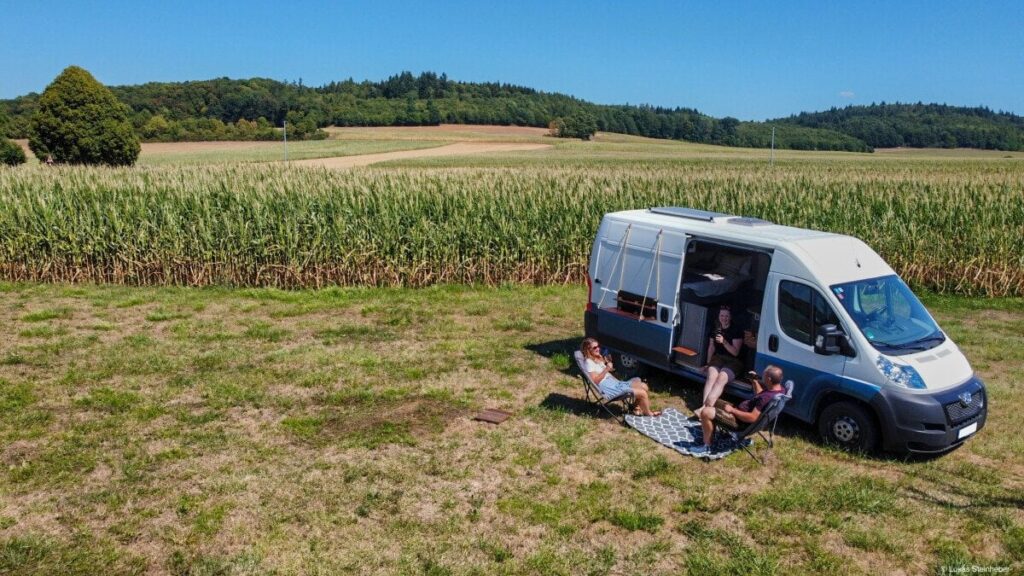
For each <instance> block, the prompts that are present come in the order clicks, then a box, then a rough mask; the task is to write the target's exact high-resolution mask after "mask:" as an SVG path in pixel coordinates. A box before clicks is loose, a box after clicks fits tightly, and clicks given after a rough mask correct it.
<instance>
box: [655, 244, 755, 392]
mask: <svg viewBox="0 0 1024 576" xmlns="http://www.w3.org/2000/svg"><path fill="white" fill-rule="evenodd" d="M770 266H771V253H770V252H766V251H760V250H752V249H749V248H744V247H739V246H734V245H728V244H724V243H719V242H715V241H711V240H705V239H698V238H693V239H691V240H690V241H689V243H688V244H687V247H686V258H685V260H684V266H683V275H682V278H681V280H680V281H681V285H680V290H679V310H680V312H681V315H682V320H681V322H680V323H679V325H678V326H676V328H675V333H674V334H673V342H674V343H675V345H674V347H673V348H672V352H673V354H672V361H673V362H676V363H678V364H681V365H684V366H690V367H692V368H699V367H701V366H704V365H705V364H706V363H707V361H708V357H707V349H708V342H709V340H710V338H711V335H712V334H713V333H714V331H715V327H716V322H717V320H718V310H719V309H720V308H721V307H722V306H729V308H730V310H731V311H732V322H733V324H736V325H738V326H739V327H740V328H742V329H743V330H745V331H749V332H750V335H752V336H753V341H755V342H756V337H757V331H758V328H759V323H760V320H761V306H762V304H763V302H764V291H765V285H766V283H767V281H768V269H769V267H770ZM755 354H756V350H753V349H750V348H749V347H747V346H744V350H743V352H742V353H741V359H742V360H743V363H744V365H745V369H746V370H753V369H754V359H755ZM746 370H745V371H746ZM745 371H744V372H745ZM737 376H738V377H739V376H740V375H739V374H738V375H737Z"/></svg>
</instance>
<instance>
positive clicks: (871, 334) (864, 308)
mask: <svg viewBox="0 0 1024 576" xmlns="http://www.w3.org/2000/svg"><path fill="white" fill-rule="evenodd" d="M832 293H833V294H835V295H836V298H838V299H839V301H840V302H842V304H843V307H844V308H846V312H847V313H849V315H850V318H852V319H853V321H854V323H856V324H857V328H859V329H860V331H861V332H862V333H863V334H864V337H865V338H867V339H868V342H870V343H871V345H872V346H874V347H875V348H876V349H878V350H879V351H880V352H884V353H886V354H893V355H897V356H898V355H901V354H912V353H914V352H920V351H922V350H929V349H931V348H934V347H936V346H938V345H939V344H942V343H943V342H945V341H946V336H945V334H943V333H942V330H939V327H938V326H937V325H936V324H935V321H934V320H932V317H931V315H930V314H928V311H927V310H925V307H924V305H923V304H921V301H920V300H918V299H917V296H914V293H913V292H911V291H910V288H908V287H907V285H906V284H904V283H903V280H901V279H900V277H899V276H896V275H892V276H882V277H881V278H872V279H870V280H858V281H857V282H847V283H846V284H836V285H834V286H832Z"/></svg>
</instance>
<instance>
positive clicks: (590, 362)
mask: <svg viewBox="0 0 1024 576" xmlns="http://www.w3.org/2000/svg"><path fill="white" fill-rule="evenodd" d="M584 361H585V363H586V365H587V373H588V374H594V373H595V372H596V373H597V374H600V373H601V372H604V369H605V366H604V362H603V361H601V362H598V361H597V360H594V359H592V358H584ZM610 375H611V372H609V373H608V374H605V376H604V377H605V378H607V377H608V376H610ZM601 380H602V381H604V378H602V379H601ZM600 383H601V382H595V384H600Z"/></svg>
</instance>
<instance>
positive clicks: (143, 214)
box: [0, 141, 1024, 296]
mask: <svg viewBox="0 0 1024 576" xmlns="http://www.w3.org/2000/svg"><path fill="white" fill-rule="evenodd" d="M711 148H714V147H710V146H704V147H695V148H694V149H691V148H687V147H685V146H683V145H680V144H677V143H657V144H651V143H637V142H632V141H626V142H607V143H600V142H598V143H577V144H564V145H560V146H559V147H558V148H556V149H554V150H545V151H537V152H529V153H519V154H516V155H509V154H494V155H479V156H474V157H472V158H466V159H450V158H449V159H437V160H433V159H429V160H428V159H423V160H415V161H406V162H405V163H404V164H402V165H386V166H384V167H371V168H367V169H359V170H350V171H344V172H342V171H330V170H326V169H319V170H318V169H311V168H299V167H290V166H287V165H280V164H263V165H250V164H237V163H236V164H228V165H211V166H167V167H152V168H145V167H143V168H132V169H120V170H119V169H100V168H96V169H82V168H56V169H53V168H47V167H22V168H18V169H4V170H2V171H0V276H2V277H4V278H6V279H10V280H47V281H101V282H112V283H123V284H158V285H162V284H175V285H194V286H198V285H236V286H276V287H285V288H299V287H320V286H325V285H374V286H424V285H430V284H435V283H482V284H489V285H499V284H501V283H503V282H516V283H522V282H526V283H534V284H549V283H556V284H560V283H577V282H580V281H581V280H582V277H583V274H584V270H585V267H586V261H587V256H588V252H589V247H590V242H591V240H592V238H593V234H594V231H595V230H596V227H597V225H598V223H599V221H600V216H601V215H602V214H603V213H605V212H608V211H612V210H619V209H625V208H637V207H648V206H654V205H685V206H692V207H697V208H704V209H710V210H718V211H722V212H728V213H734V214H742V215H748V216H757V217H761V218H765V219H767V220H771V221H774V222H777V223H781V224H787V225H795V226H803V227H811V228H818V229H824V230H830V231H835V232H842V233H848V234H853V235H856V236H859V237H861V238H862V239H864V240H865V241H867V242H868V243H869V244H870V245H872V246H873V247H874V248H875V249H876V250H877V251H878V252H880V253H881V254H882V255H883V256H884V257H885V258H886V259H887V260H888V261H889V262H890V263H891V264H893V266H894V267H895V268H896V269H897V270H898V271H899V272H900V273H901V274H902V275H903V276H904V278H906V279H907V280H908V281H909V282H910V283H911V284H912V285H915V286H921V287H926V288H928V289H932V290H936V291H938V292H941V293H955V294H964V295H992V296H1007V295H1008V296H1013V295H1021V294H1022V293H1024V243H1022V242H1021V241H1020V238H1021V237H1022V235H1024V163H1022V162H1020V161H1019V160H1018V159H1016V158H1007V159H1003V158H991V157H987V156H986V157H983V158H984V159H970V160H963V159H959V160H954V159H940V160H933V159H914V160H909V159H900V160H894V159H891V157H888V158H886V157H880V158H874V157H871V158H866V157H865V155H852V154H831V155H824V154H813V153H812V154H808V155H799V154H796V153H788V154H787V155H786V156H785V157H781V156H780V158H779V160H778V162H777V163H776V165H775V166H774V167H769V166H768V165H767V163H766V162H764V161H763V159H757V160H755V159H752V158H750V157H743V156H736V154H740V152H736V151H727V152H724V153H723V154H729V155H727V156H725V157H721V158H719V157H713V156H712V155H710V154H711V152H708V151H707V149H711Z"/></svg>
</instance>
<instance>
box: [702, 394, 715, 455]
mask: <svg viewBox="0 0 1024 576" xmlns="http://www.w3.org/2000/svg"><path fill="white" fill-rule="evenodd" d="M700 427H701V430H703V431H704V445H705V446H711V438H712V437H713V436H714V435H715V407H714V405H713V404H712V405H711V406H705V407H704V408H703V409H702V410H701V411H700Z"/></svg>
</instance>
